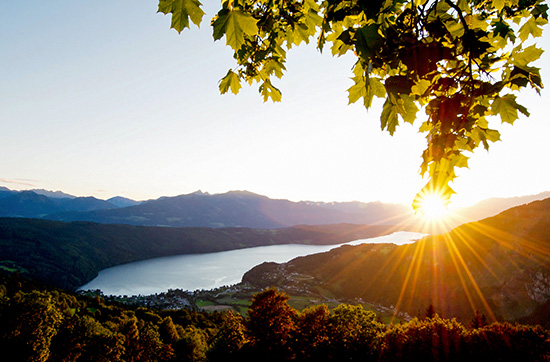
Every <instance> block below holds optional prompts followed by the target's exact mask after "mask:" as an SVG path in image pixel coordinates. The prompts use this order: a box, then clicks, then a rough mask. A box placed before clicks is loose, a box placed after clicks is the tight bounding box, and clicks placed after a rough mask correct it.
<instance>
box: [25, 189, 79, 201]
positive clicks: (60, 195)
mask: <svg viewBox="0 0 550 362" xmlns="http://www.w3.org/2000/svg"><path fill="white" fill-rule="evenodd" d="M29 191H32V192H34V193H35V194H39V195H44V196H47V197H49V198H52V199H74V198H75V197H76V196H73V195H69V194H66V193H64V192H63V191H50V190H44V189H32V190H29Z"/></svg>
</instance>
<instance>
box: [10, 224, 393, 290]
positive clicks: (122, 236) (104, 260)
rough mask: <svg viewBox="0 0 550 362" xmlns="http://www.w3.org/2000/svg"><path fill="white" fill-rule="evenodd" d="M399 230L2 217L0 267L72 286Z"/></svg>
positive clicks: (360, 227) (373, 227)
mask: <svg viewBox="0 0 550 362" xmlns="http://www.w3.org/2000/svg"><path fill="white" fill-rule="evenodd" d="M397 230H399V229H396V228H395V227H393V226H367V225H352V224H340V225H322V226H319V227H316V226H303V227H299V226H296V227H291V228H284V229H277V230H261V229H249V228H220V229H212V228H166V227H146V226H132V225H109V224H96V223H90V222H73V223H64V222H57V221H49V220H38V219H24V218H0V269H9V270H20V271H21V272H23V273H26V274H27V275H29V276H30V277H32V278H34V279H38V280H41V281H45V282H47V283H49V284H53V285H56V286H59V287H63V288H69V289H74V288H77V287H79V286H81V285H83V284H85V283H87V282H89V281H90V280H92V279H93V278H95V277H96V276H97V273H98V272H99V271H100V270H101V269H105V268H108V267H111V266H115V265H119V264H124V263H129V262H133V261H139V260H145V259H149V258H155V257H160V256H171V255H180V254H196V253H207V252H216V251H226V250H234V249H240V248H245V247H253V246H264V245H278V244H339V243H344V242H347V241H352V240H357V239H363V238H369V237H374V236H379V235H385V234H390V233H392V232H394V231H397Z"/></svg>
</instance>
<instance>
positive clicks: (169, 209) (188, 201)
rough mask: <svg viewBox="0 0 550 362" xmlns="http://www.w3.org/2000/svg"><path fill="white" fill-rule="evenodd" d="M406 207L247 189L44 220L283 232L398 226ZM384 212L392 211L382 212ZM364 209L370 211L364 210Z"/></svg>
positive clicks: (50, 217)
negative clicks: (353, 207) (356, 206)
mask: <svg viewBox="0 0 550 362" xmlns="http://www.w3.org/2000/svg"><path fill="white" fill-rule="evenodd" d="M404 208H405V206H403V205H399V206H392V205H382V204H380V206H378V204H376V205H373V207H371V208H370V209H369V210H368V212H363V213H357V212H350V211H344V210H340V209H336V208H331V207H327V206H325V205H318V204H315V203H308V202H291V201H288V200H275V199H270V198H268V197H266V196H262V195H257V194H254V193H251V192H247V191H231V192H227V193H225V194H215V195H210V194H207V193H202V192H195V193H192V194H188V195H180V196H175V197H164V198H160V199H157V200H151V201H148V202H144V203H142V204H139V205H135V206H130V207H124V208H119V209H113V210H95V211H90V212H79V213H63V214H58V215H49V216H46V218H48V219H52V220H58V221H92V222H99V223H109V224H129V225H148V226H168V227H252V228H269V229H272V228H281V227H287V226H292V225H300V224H308V225H320V224H335V223H344V222H345V223H356V224H371V225H372V224H396V223H397V222H399V221H402V220H403V218H397V219H396V218H395V217H393V218H392V217H391V216H390V215H402V214H403V209H404ZM382 209H390V210H388V211H384V212H382ZM364 211H367V209H365V210H364Z"/></svg>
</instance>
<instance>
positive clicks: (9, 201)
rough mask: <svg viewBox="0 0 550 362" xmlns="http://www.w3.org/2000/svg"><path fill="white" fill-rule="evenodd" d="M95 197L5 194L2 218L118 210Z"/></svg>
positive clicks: (0, 203)
mask: <svg viewBox="0 0 550 362" xmlns="http://www.w3.org/2000/svg"><path fill="white" fill-rule="evenodd" d="M116 207H117V206H115V205H114V204H111V203H109V202H107V201H104V200H99V199H96V198H95V197H63V198H62V197H48V196H46V195H43V194H39V193H37V192H34V191H21V192H15V193H11V192H4V193H3V197H0V216H3V217H27V218H41V217H44V216H46V215H51V214H56V213H61V212H82V211H90V210H100V209H113V208H116Z"/></svg>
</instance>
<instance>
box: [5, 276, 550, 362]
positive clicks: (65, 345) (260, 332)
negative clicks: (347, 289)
mask: <svg viewBox="0 0 550 362" xmlns="http://www.w3.org/2000/svg"><path fill="white" fill-rule="evenodd" d="M287 300H288V296H286V295H285V294H283V293H280V292H279V291H277V290H276V289H273V288H271V289H266V290H264V291H263V292H260V293H258V294H256V295H255V296H254V297H253V299H252V304H251V306H250V308H249V310H248V315H247V316H246V317H243V316H241V315H238V314H236V313H233V312H226V313H212V314H207V313H200V312H196V311H189V310H179V311H174V310H171V311H165V310H152V309H147V308H143V307H138V308H134V307H128V306H125V305H119V304H116V303H106V302H105V301H104V300H103V299H101V298H90V297H84V296H78V295H73V294H69V293H66V292H64V291H61V290H53V289H46V288H44V287H42V286H39V287H36V285H29V284H27V282H21V280H18V279H16V278H8V279H6V278H3V279H0V351H2V355H3V358H2V360H5V361H14V362H17V361H41V362H46V361H47V362H50V361H52V362H53V361H55V362H58V361H63V362H68V361H79V362H80V361H94V362H96V361H106V362H107V361H109V362H111V361H124V362H138V361H157V362H165V361H166V362H168V361H212V362H214V361H266V362H268V361H284V360H293V361H357V360H359V361H377V362H378V361H380V362H386V361H388V362H389V361H420V360H422V361H465V360H468V361H472V362H475V361H487V360H490V361H518V360H521V361H548V360H549V359H550V333H549V331H548V330H545V329H543V328H542V327H539V326H528V325H518V324H509V323H493V324H490V325H489V324H487V321H486V319H484V316H483V315H480V314H479V313H476V315H475V316H474V317H473V318H472V322H471V324H470V325H469V326H464V325H462V324H460V323H458V322H457V321H456V320H454V319H445V318H441V317H439V316H438V315H437V313H435V311H434V310H433V308H432V309H431V310H430V309H428V310H427V313H426V317H424V318H422V319H413V320H411V321H409V322H406V323H402V324H394V325H385V324H383V323H381V322H380V321H379V319H378V318H377V316H376V314H375V313H374V312H371V311H367V310H365V309H363V307H361V306H357V305H348V304H342V305H340V306H338V307H336V308H335V309H333V310H332V311H331V310H329V308H328V307H327V306H326V305H317V306H313V307H309V308H306V309H305V310H303V311H301V312H300V311H297V310H296V309H294V308H292V307H290V306H289V305H288V304H287Z"/></svg>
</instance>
